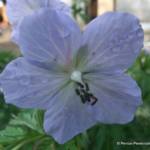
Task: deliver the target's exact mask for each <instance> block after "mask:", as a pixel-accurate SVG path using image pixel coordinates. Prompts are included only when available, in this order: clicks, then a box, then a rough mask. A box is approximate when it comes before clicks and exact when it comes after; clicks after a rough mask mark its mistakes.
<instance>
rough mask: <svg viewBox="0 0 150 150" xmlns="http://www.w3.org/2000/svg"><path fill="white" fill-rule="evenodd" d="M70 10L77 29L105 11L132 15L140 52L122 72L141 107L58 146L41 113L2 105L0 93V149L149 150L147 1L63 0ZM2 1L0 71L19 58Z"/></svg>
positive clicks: (149, 22)
mask: <svg viewBox="0 0 150 150" xmlns="http://www.w3.org/2000/svg"><path fill="white" fill-rule="evenodd" d="M63 1H64V2H65V3H67V4H68V5H70V7H71V8H72V14H73V16H74V17H75V19H76V20H77V21H78V23H79V24H80V26H81V27H82V28H84V26H85V25H86V24H87V23H88V22H89V21H91V20H92V19H94V18H95V17H96V16H98V15H101V14H102V13H104V12H106V11H121V12H130V13H132V14H134V15H136V16H137V17H138V18H139V19H140V21H141V24H142V27H143V29H144V33H145V42H144V48H143V50H142V52H141V55H140V56H139V57H138V59H137V60H136V62H135V64H134V65H133V66H132V67H131V68H130V69H129V70H128V73H129V74H130V75H131V76H132V77H133V78H134V79H135V80H136V81H137V83H138V85H139V86H140V88H141V90H142V97H143V100H144V104H143V105H142V106H141V107H140V108H139V109H138V110H137V113H136V117H135V119H134V120H133V121H132V122H131V123H129V124H127V125H103V124H100V125H96V126H94V127H93V128H91V129H89V130H88V131H87V132H86V133H84V134H80V135H79V136H77V137H75V138H74V139H72V140H71V141H69V142H68V143H66V144H64V145H59V144H57V143H56V142H55V141H54V140H53V139H52V138H51V137H47V136H46V135H45V134H44V132H43V129H42V120H43V112H42V111H40V110H23V109H19V108H16V107H15V106H12V105H7V104H5V102H4V98H3V95H2V94H1V93H0V150H150V54H149V53H150V0H63ZM6 5H7V3H6V1H0V72H1V71H2V70H3V68H4V67H5V66H6V64H7V63H8V62H10V61H11V60H12V59H14V58H16V57H17V56H19V55H20V52H19V48H18V47H17V45H15V44H14V43H12V42H11V40H10V39H11V37H10V34H11V25H10V24H9V20H8V18H7V14H6ZM117 142H149V145H136V144H134V145H118V144H117Z"/></svg>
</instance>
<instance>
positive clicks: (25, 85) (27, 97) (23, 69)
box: [0, 58, 65, 109]
mask: <svg viewBox="0 0 150 150" xmlns="http://www.w3.org/2000/svg"><path fill="white" fill-rule="evenodd" d="M64 82H65V77H64V76H63V75H62V74H60V73H54V72H51V71H49V70H46V69H43V68H40V67H37V66H35V65H32V64H30V63H29V62H27V61H26V60H25V59H24V58H18V59H16V60H14V61H12V62H11V63H10V64H8V65H7V67H6V69H5V70H4V71H3V72H2V73H1V74H0V86H1V88H2V89H3V92H4V96H5V100H6V102H7V103H10V104H14V105H16V106H18V107H22V108H42V109H46V108H47V105H48V103H50V101H51V97H53V95H55V94H56V93H57V91H58V90H59V88H60V87H61V85H63V84H64Z"/></svg>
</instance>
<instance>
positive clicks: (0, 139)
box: [0, 126, 26, 144]
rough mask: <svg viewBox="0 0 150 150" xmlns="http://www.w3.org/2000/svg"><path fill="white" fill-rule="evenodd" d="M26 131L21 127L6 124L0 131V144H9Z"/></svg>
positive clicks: (23, 135) (20, 137) (22, 135)
mask: <svg viewBox="0 0 150 150" xmlns="http://www.w3.org/2000/svg"><path fill="white" fill-rule="evenodd" d="M25 135H26V131H25V130H23V129H22V128H21V127H16V126H7V127H6V129H4V130H2V131H0V144H7V143H8V144H10V143H12V142H15V141H18V140H20V139H22V138H24V137H25Z"/></svg>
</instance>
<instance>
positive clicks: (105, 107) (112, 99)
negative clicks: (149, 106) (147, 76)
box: [88, 74, 142, 124]
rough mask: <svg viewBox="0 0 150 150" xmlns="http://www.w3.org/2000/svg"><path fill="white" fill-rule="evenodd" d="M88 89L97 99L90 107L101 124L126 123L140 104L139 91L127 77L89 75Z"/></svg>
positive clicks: (121, 75)
mask: <svg viewBox="0 0 150 150" xmlns="http://www.w3.org/2000/svg"><path fill="white" fill-rule="evenodd" d="M88 79H90V83H91V84H90V88H91V90H93V93H94V95H95V96H96V97H97V98H98V101H97V103H96V104H95V105H94V106H93V107H91V111H92V112H93V116H94V117H95V118H96V119H97V121H99V122H101V123H111V124H112V123H119V124H123V123H128V122H130V121H132V120H133V117H134V114H135V111H136V109H137V107H138V106H139V105H141V104H142V100H141V91H140V89H139V87H138V86H137V84H136V82H135V81H134V80H133V79H132V78H131V77H129V76H127V75H125V74H124V75H123V74H120V75H114V76H113V75H112V76H107V77H106V76H105V77H104V76H101V75H100V74H96V75H91V76H89V77H88Z"/></svg>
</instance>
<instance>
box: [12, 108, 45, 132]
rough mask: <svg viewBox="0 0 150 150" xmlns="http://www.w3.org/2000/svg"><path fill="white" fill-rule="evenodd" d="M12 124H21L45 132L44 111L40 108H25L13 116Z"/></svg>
mask: <svg viewBox="0 0 150 150" xmlns="http://www.w3.org/2000/svg"><path fill="white" fill-rule="evenodd" d="M13 117H14V119H13V120H12V121H11V124H12V125H21V126H25V127H28V128H29V129H31V130H35V131H36V132H38V133H41V134H43V133H44V131H43V127H42V126H43V112H42V111H39V110H23V111H22V112H21V113H19V114H18V115H17V116H13Z"/></svg>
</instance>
